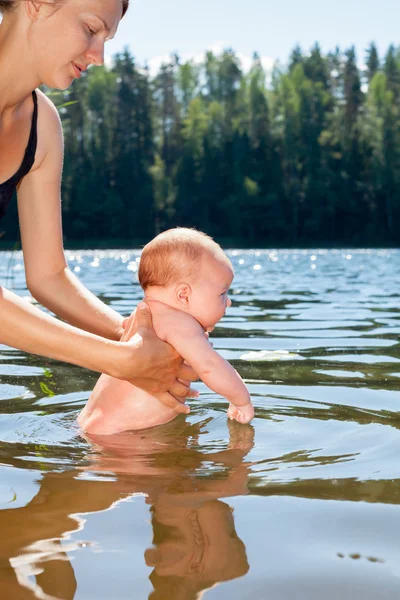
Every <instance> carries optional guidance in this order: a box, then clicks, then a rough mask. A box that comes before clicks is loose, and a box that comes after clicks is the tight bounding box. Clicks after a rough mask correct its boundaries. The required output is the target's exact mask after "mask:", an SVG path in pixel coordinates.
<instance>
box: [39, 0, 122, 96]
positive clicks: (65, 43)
mask: <svg viewBox="0 0 400 600" xmlns="http://www.w3.org/2000/svg"><path fill="white" fill-rule="evenodd" d="M38 6H40V9H39V13H40V11H43V12H42V14H41V15H40V17H39V18H37V19H36V20H35V22H34V23H33V25H32V27H31V29H30V31H31V35H30V42H31V46H32V52H33V56H35V63H36V64H37V71H38V76H39V78H40V81H41V82H42V83H44V84H46V85H47V86H48V87H51V88H56V89H60V90H65V89H67V88H68V87H69V86H70V85H71V83H72V81H73V80H74V79H75V78H79V77H80V76H81V75H80V73H81V71H83V70H86V69H87V67H88V66H89V65H91V64H94V65H102V64H103V62H104V44H105V42H106V41H107V40H109V39H111V38H112V37H114V35H115V33H116V31H117V28H118V24H119V21H120V19H121V16H122V1H121V0H66V1H65V2H64V3H63V4H61V6H60V8H58V9H57V10H55V11H54V9H52V8H49V7H48V5H44V4H42V5H38ZM46 10H47V13H46ZM49 11H50V12H49Z"/></svg>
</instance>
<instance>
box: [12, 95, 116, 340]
mask: <svg viewBox="0 0 400 600" xmlns="http://www.w3.org/2000/svg"><path fill="white" fill-rule="evenodd" d="M38 103H39V106H38V148H37V153H36V159H35V164H34V166H33V169H32V171H31V172H30V173H28V175H26V176H25V177H24V179H23V180H22V182H21V184H20V186H19V189H18V213H19V221H20V228H21V240H22V249H23V252H24V261H25V271H26V281H27V286H28V288H29V291H30V292H31V294H32V296H34V298H36V299H37V300H38V301H39V302H40V303H41V304H43V306H45V307H46V308H48V309H49V310H51V311H52V312H54V313H55V314H56V315H58V316H59V317H61V318H62V319H65V320H66V321H67V322H68V323H70V324H71V325H75V326H76V327H79V328H80V329H84V330H86V331H89V332H91V333H95V334H97V335H100V336H102V337H105V338H108V339H112V340H119V339H120V337H121V335H122V331H123V330H122V317H121V316H120V315H119V314H118V313H117V312H115V311H114V310H113V309H111V308H110V307H108V306H106V305H105V304H104V303H103V302H101V301H100V300H99V299H98V298H96V296H95V295H94V294H92V293H91V292H89V290H87V289H86V288H85V287H84V286H83V285H82V284H81V283H80V281H79V280H78V279H77V277H75V275H74V274H73V273H72V272H71V271H70V270H69V268H68V265H67V262H66V260H65V256H64V250H63V241H62V225H61V198H60V186H61V171H62V161H63V136H62V129H61V124H60V119H59V117H58V113H57V111H56V109H55V107H54V106H53V104H52V103H51V102H50V100H49V99H48V98H46V96H45V95H44V94H42V93H41V92H38ZM94 193H95V192H94Z"/></svg>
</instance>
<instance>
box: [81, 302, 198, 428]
mask: <svg viewBox="0 0 400 600" xmlns="http://www.w3.org/2000/svg"><path fill="white" fill-rule="evenodd" d="M146 301H147V303H148V305H149V306H150V309H151V314H152V318H153V326H154V330H155V332H156V334H157V336H158V337H159V338H160V339H161V340H164V341H168V339H169V338H170V333H171V331H175V330H176V329H177V328H182V327H184V326H185V321H186V319H188V318H189V319H192V318H193V317H191V316H190V315H187V314H185V313H183V312H180V311H178V310H175V309H174V308H171V307H169V306H167V305H166V304H162V303H161V302H157V301H154V300H146ZM127 330H129V334H128V335H127V337H126V338H123V340H124V341H127V340H128V339H130V338H131V337H133V336H134V335H135V334H136V333H137V328H136V322H135V312H133V313H132V315H131V317H130V318H129V321H128V324H127ZM176 416H177V413H176V412H175V411H174V410H173V409H171V408H168V407H167V406H165V405H164V404H162V403H161V402H160V401H159V400H158V399H157V398H156V397H155V396H152V395H151V394H148V393H147V392H145V391H143V390H141V389H140V388H137V387H135V386H134V385H132V384H131V383H129V382H128V381H122V380H121V379H115V378H114V377H110V376H109V375H104V374H103V375H101V376H100V378H99V379H98V381H97V383H96V385H95V388H94V390H93V392H92V394H91V395H90V398H89V400H88V403H87V404H86V406H85V408H84V409H83V410H82V412H81V413H80V414H79V416H78V423H79V425H80V426H81V427H82V429H83V430H84V431H87V432H88V433H98V434H112V433H118V432H120V431H125V430H130V429H131V430H133V429H146V428H147V427H154V426H155V425H161V424H163V423H168V422H169V421H172V419H174V418H175V417H176Z"/></svg>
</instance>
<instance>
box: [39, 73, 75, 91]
mask: <svg viewBox="0 0 400 600" xmlns="http://www.w3.org/2000/svg"><path fill="white" fill-rule="evenodd" d="M74 79H75V77H73V76H72V75H69V76H68V75H67V76H64V77H61V76H58V77H48V78H47V79H46V80H45V81H43V85H45V86H46V87H48V88H51V89H52V90H60V91H64V90H67V89H68V88H69V87H70V85H71V84H72V82H73V81H74Z"/></svg>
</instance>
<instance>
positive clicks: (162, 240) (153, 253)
mask: <svg viewBox="0 0 400 600" xmlns="http://www.w3.org/2000/svg"><path fill="white" fill-rule="evenodd" d="M138 275H139V282H140V285H141V286H142V288H143V290H144V292H145V294H146V297H148V298H153V299H154V300H160V301H161V302H164V303H165V304H168V305H169V306H172V307H173V308H176V309H178V310H182V311H184V312H187V313H189V314H191V315H192V316H193V317H194V318H195V319H197V321H198V322H199V323H200V324H201V325H202V326H203V327H204V328H205V329H212V328H213V327H214V326H215V324H216V323H218V321H219V320H220V319H221V318H222V317H223V316H224V314H225V310H226V308H227V307H228V306H230V305H231V301H230V300H229V298H228V290H229V288H230V285H231V283H232V280H233V275H234V273H233V268H232V264H231V261H230V260H229V258H228V257H227V256H226V255H225V254H224V252H223V250H222V248H221V247H220V246H219V245H218V244H217V243H216V242H214V240H213V239H212V238H210V237H209V236H208V235H206V234H205V233H201V232H200V231H196V230H194V229H185V228H183V227H182V228H181V227H178V228H176V229H169V230H168V231H164V232H163V233H160V235H158V236H157V237H155V238H154V239H153V240H152V241H151V242H149V243H148V244H147V245H146V246H145V247H144V248H143V252H142V256H141V259H140V265H139V273H138Z"/></svg>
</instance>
